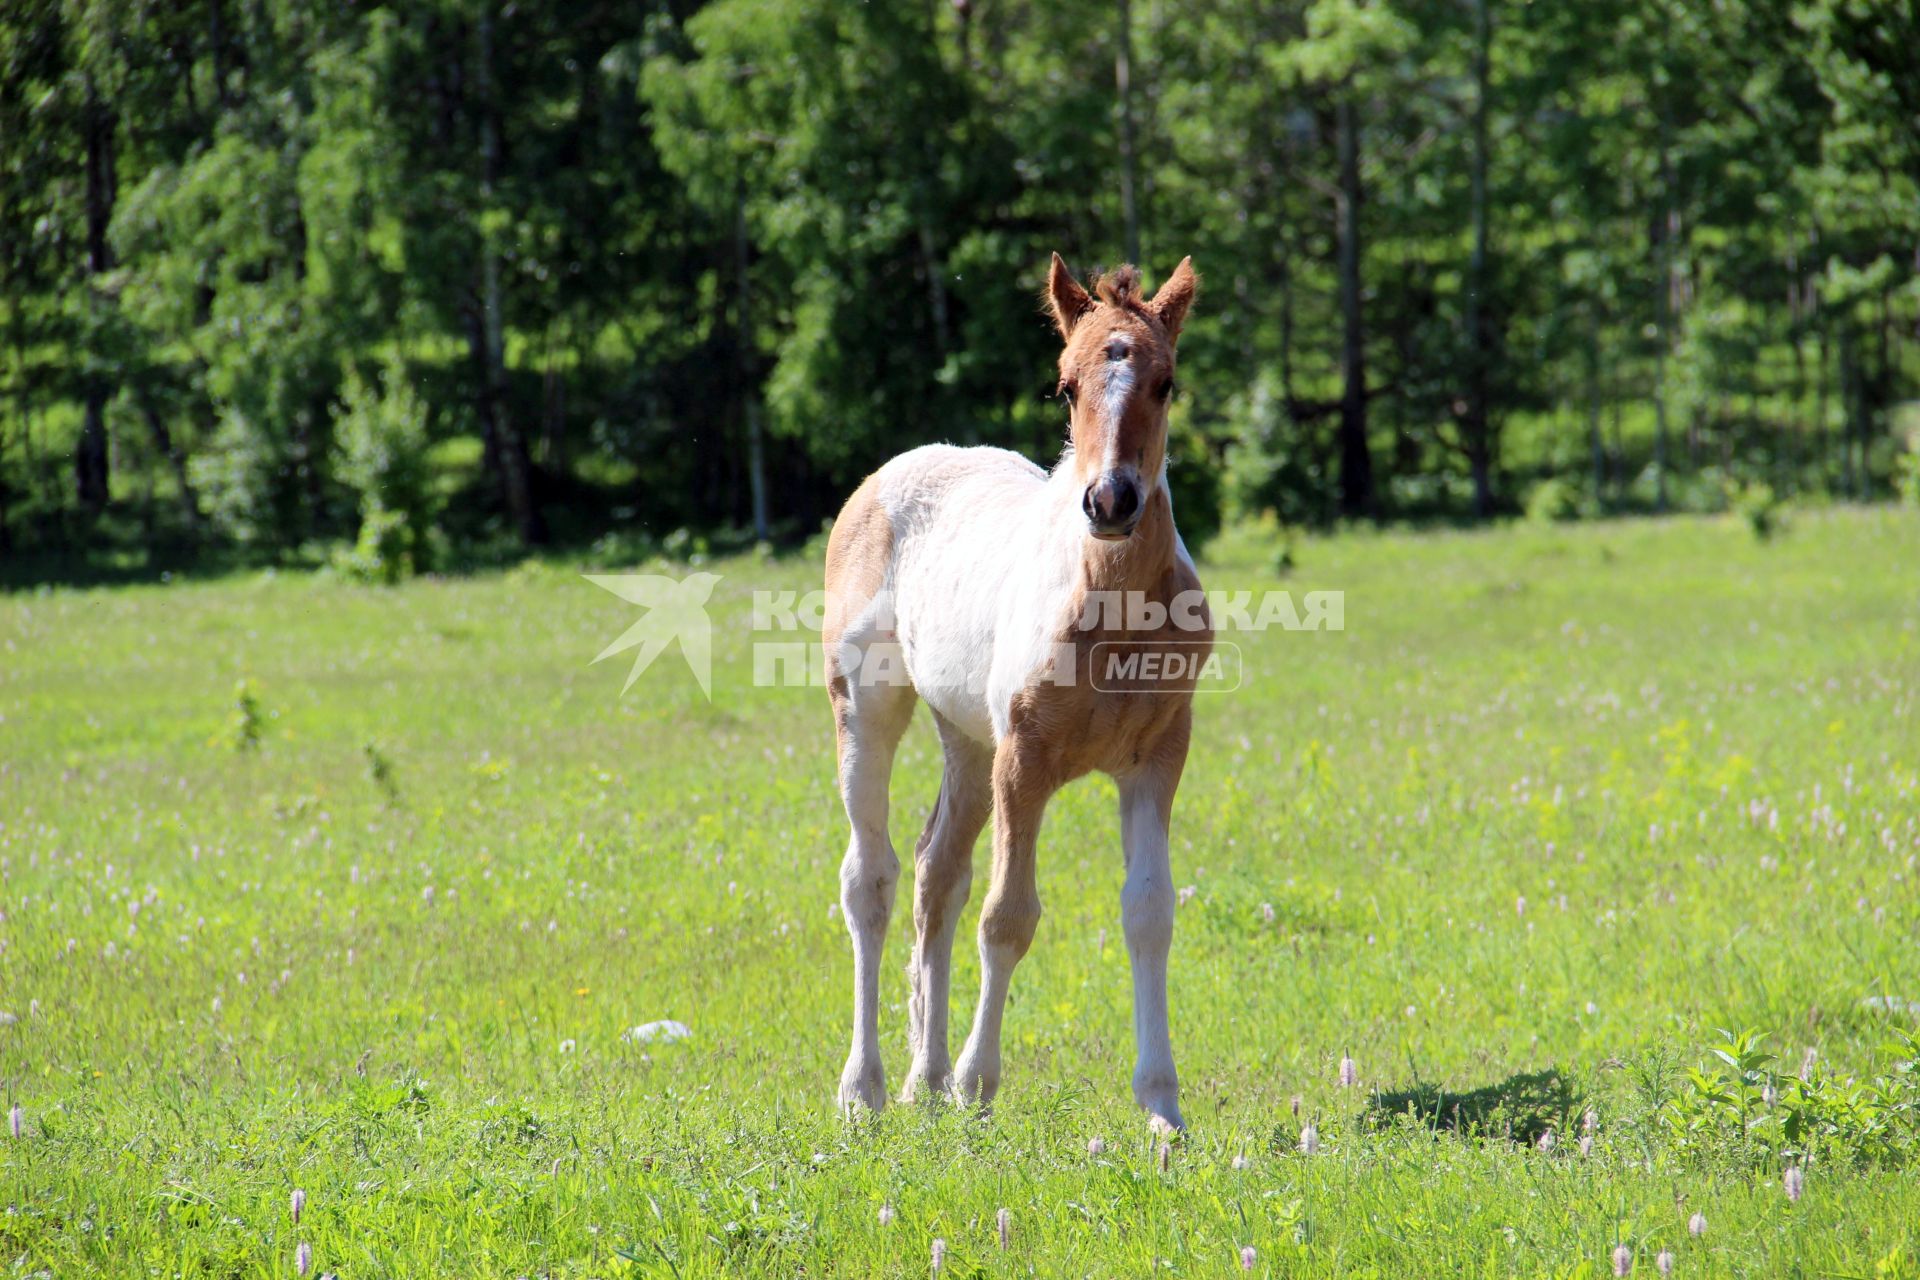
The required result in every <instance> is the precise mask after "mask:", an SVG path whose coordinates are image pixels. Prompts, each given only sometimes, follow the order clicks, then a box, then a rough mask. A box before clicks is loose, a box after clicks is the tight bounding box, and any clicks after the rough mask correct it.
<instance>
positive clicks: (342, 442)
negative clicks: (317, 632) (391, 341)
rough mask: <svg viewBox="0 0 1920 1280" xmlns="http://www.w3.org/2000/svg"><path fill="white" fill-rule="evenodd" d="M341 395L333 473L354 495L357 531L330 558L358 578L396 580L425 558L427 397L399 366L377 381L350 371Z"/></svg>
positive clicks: (431, 496)
mask: <svg viewBox="0 0 1920 1280" xmlns="http://www.w3.org/2000/svg"><path fill="white" fill-rule="evenodd" d="M341 401H342V406H343V407H342V412H341V414H340V416H339V418H338V419H337V425H336V427H335V437H336V439H337V440H338V442H339V448H340V460H339V463H338V464H337V466H336V468H335V472H336V474H337V475H338V476H339V478H340V480H341V481H342V482H343V483H344V484H345V485H346V486H347V487H348V488H349V489H351V490H353V492H354V493H355V494H356V495H358V498H359V506H360V536H359V539H358V541H357V542H356V543H355V544H354V548H353V550H352V552H351V553H348V554H346V555H343V556H341V557H339V558H338V560H337V562H336V563H337V564H338V566H339V567H340V568H341V570H342V571H343V572H347V573H349V574H351V575H353V576H355V577H358V578H361V579H362V580H366V581H379V582H385V583H389V584H390V583H393V582H397V581H399V580H400V579H402V578H405V577H409V576H411V575H412V574H413V573H414V572H415V571H416V570H417V569H421V568H425V567H427V566H428V562H429V558H430V557H429V555H428V552H429V548H430V546H431V537H432V535H433V533H434V517H435V513H436V508H437V505H438V504H437V495H436V494H435V493H434V491H433V487H432V477H431V475H430V473H429V471H428V467H427V451H428V448H429V445H430V441H429V439H428V434H427V407H426V403H425V401H424V400H422V399H421V398H420V395H419V394H418V393H417V392H416V391H415V390H414V389H413V386H412V385H411V383H410V382H409V381H408V378H407V374H406V371H405V370H404V369H403V368H401V367H400V366H398V365H390V366H389V367H388V368H387V371H386V373H385V376H384V377H383V378H382V379H381V380H380V381H378V382H373V381H369V380H367V379H365V378H362V377H361V376H360V375H359V374H358V373H357V372H350V373H349V374H348V375H347V378H346V382H345V384H344V386H343V387H342V389H341Z"/></svg>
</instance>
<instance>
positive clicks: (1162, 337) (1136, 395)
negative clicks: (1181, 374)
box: [1047, 253, 1199, 541]
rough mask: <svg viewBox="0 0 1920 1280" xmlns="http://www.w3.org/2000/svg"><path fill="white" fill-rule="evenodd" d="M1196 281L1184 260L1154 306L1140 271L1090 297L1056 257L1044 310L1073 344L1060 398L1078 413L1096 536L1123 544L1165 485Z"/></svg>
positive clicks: (1063, 366)
mask: <svg viewBox="0 0 1920 1280" xmlns="http://www.w3.org/2000/svg"><path fill="white" fill-rule="evenodd" d="M1198 284H1199V278H1198V277H1197V276H1195V275H1194V273H1193V259H1191V258H1184V259H1182V260H1181V262H1180V265H1179V266H1177V267H1175V268H1174V269H1173V274H1172V275H1170V276H1168V277H1167V279H1166V282H1165V283H1164V284H1162V285H1161V286H1160V289H1159V291H1158V292H1156V293H1155V294H1154V295H1153V297H1151V298H1142V297H1141V296H1140V272H1139V269H1138V268H1136V267H1131V266H1126V267H1121V268H1119V269H1118V270H1116V271H1114V272H1112V273H1111V274H1108V275H1105V276H1102V277H1100V278H1099V279H1098V280H1097V281H1095V282H1094V292H1093V293H1091V294H1089V293H1088V292H1087V291H1086V290H1085V289H1082V288H1081V287H1080V286H1079V284H1078V283H1077V282H1075V280H1074V278H1073V276H1072V274H1071V273H1070V272H1068V270H1067V264H1066V263H1064V262H1062V261H1060V255H1059V254H1057V253H1056V254H1054V255H1053V270H1052V271H1051V272H1050V273H1049V275H1048V277H1047V302H1048V305H1049V306H1050V307H1051V308H1052V310H1053V319H1054V323H1055V324H1057V325H1058V326H1059V327H1060V336H1061V337H1062V338H1064V339H1065V340H1066V349H1065V350H1064V351H1062V352H1061V353H1060V390H1061V393H1062V394H1064V395H1065V396H1066V397H1067V400H1068V403H1069V404H1070V405H1071V406H1072V410H1071V412H1072V415H1073V417H1072V426H1073V465H1074V468H1075V474H1076V476H1077V477H1078V479H1079V480H1080V482H1081V484H1082V485H1084V486H1085V487H1084V489H1083V490H1082V494H1081V499H1080V506H1081V509H1082V510H1084V511H1085V512H1086V513H1087V523H1088V525H1089V526H1090V527H1091V531H1092V533H1093V536H1094V537H1096V538H1101V539H1105V540H1108V541H1118V540H1119V539H1122V538H1125V537H1126V536H1127V535H1129V534H1131V533H1132V532H1133V530H1134V526H1136V525H1138V524H1139V523H1140V517H1141V516H1142V515H1143V514H1144V513H1145V512H1146V509H1147V504H1148V502H1149V501H1150V500H1151V499H1152V497H1153V491H1154V488H1155V486H1157V485H1160V484H1164V483H1165V481H1166V473H1165V465H1166V459H1167V404H1168V402H1169V401H1170V400H1171V399H1172V398H1173V346H1174V343H1175V342H1177V341H1178V340H1179V338H1180V326H1181V324H1182V323H1184V322H1185V321H1186V318H1187V307H1188V306H1189V305H1190V304H1191V303H1192V302H1193V291H1194V288H1195V286H1196V285H1198Z"/></svg>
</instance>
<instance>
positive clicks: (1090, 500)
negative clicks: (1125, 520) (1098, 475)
mask: <svg viewBox="0 0 1920 1280" xmlns="http://www.w3.org/2000/svg"><path fill="white" fill-rule="evenodd" d="M1099 487H1100V485H1099V482H1098V481H1095V482H1094V483H1093V484H1090V485H1088V486H1087V489H1086V492H1085V493H1082V494H1081V495H1080V509H1081V510H1082V511H1084V512H1086V513H1087V519H1089V520H1098V519H1099V518H1100V515H1099V511H1098V508H1097V504H1096V503H1095V501H1094V497H1093V491H1094V490H1095V489H1097V488H1099Z"/></svg>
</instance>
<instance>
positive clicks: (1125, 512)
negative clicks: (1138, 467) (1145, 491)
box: [1111, 484, 1140, 520]
mask: <svg viewBox="0 0 1920 1280" xmlns="http://www.w3.org/2000/svg"><path fill="white" fill-rule="evenodd" d="M1113 487H1114V491H1115V492H1114V495H1113V515H1112V516H1111V518H1112V519H1114V520H1126V519H1130V518H1131V517H1132V516H1133V513H1134V512H1135V511H1138V510H1139V509H1140V491H1139V490H1138V489H1136V488H1135V487H1134V486H1132V485H1130V484H1117V485H1115V486H1113Z"/></svg>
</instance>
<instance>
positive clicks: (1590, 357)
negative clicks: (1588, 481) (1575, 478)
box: [1587, 317, 1607, 502]
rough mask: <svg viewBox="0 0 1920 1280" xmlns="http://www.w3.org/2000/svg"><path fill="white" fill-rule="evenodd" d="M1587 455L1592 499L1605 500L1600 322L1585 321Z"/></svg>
mask: <svg viewBox="0 0 1920 1280" xmlns="http://www.w3.org/2000/svg"><path fill="white" fill-rule="evenodd" d="M1587 451H1588V453H1589V454H1591V455H1592V463H1593V497H1594V500H1595V501H1596V502H1604V501H1605V500H1606V496H1607V445H1606V441H1605V440H1604V439H1603V438H1602V436H1601V434H1600V322H1599V320H1598V319H1595V318H1592V317H1589V320H1588V331H1587Z"/></svg>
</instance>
